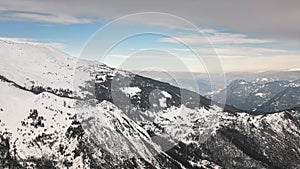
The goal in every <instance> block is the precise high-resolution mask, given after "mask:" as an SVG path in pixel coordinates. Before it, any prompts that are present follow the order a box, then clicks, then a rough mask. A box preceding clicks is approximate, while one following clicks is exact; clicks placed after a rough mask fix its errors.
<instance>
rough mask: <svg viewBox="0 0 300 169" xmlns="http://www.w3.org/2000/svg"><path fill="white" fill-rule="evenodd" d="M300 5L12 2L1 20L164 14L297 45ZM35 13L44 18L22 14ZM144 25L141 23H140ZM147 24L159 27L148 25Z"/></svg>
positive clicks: (274, 0)
mask: <svg viewBox="0 0 300 169" xmlns="http://www.w3.org/2000/svg"><path fill="white" fill-rule="evenodd" d="M299 7H300V1H297V0H286V1H281V0H265V1H260V0H251V1H250V0H249V1H240V0H230V1H214V0H213V1H201V0H200V1H192V2H186V1H179V0H166V1H157V0H154V1H139V0H129V1H116V0H112V1H105V2H103V1H96V0H91V1H79V0H66V1H60V0H51V1H39V0H14V1H6V0H1V1H0V12H1V16H3V13H5V12H15V13H13V15H14V18H12V17H1V19H16V18H18V19H19V20H33V21H38V22H49V23H60V24H75V23H76V24H78V23H88V22H92V21H94V22H97V21H102V22H103V21H109V20H112V19H116V18H118V17H120V16H124V15H128V14H132V13H137V12H152V11H155V12H166V13H171V14H174V15H178V16H180V17H183V18H186V19H187V20H189V21H191V22H193V23H194V24H196V25H202V24H203V25H208V26H216V27H223V28H226V29H230V30H234V31H238V32H243V33H251V34H260V35H264V36H267V37H270V38H277V39H280V40H284V41H288V42H292V43H295V42H297V43H299V42H300V22H299V16H300V10H299ZM22 12H36V13H43V14H47V15H46V16H43V15H39V14H28V13H27V14H26V13H25V14H24V13H23V14H22ZM140 21H143V20H140ZM147 22H148V23H150V24H151V23H156V24H157V23H161V24H163V22H153V21H147Z"/></svg>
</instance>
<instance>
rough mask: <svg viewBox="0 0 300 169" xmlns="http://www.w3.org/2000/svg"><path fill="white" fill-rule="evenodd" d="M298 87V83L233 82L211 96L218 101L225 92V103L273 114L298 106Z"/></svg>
mask: <svg viewBox="0 0 300 169" xmlns="http://www.w3.org/2000/svg"><path fill="white" fill-rule="evenodd" d="M299 86H300V83H299V81H268V80H266V79H262V80H256V81H252V82H248V81H245V80H235V81H233V82H231V83H230V84H229V85H228V86H227V88H226V89H223V90H221V91H220V92H216V93H214V94H213V95H214V98H215V99H216V101H218V100H221V99H223V98H220V97H221V96H223V94H224V93H225V92H226V103H227V104H229V105H234V106H235V107H237V108H240V109H243V110H254V111H256V112H260V113H261V112H274V111H280V110H285V109H289V108H293V107H297V106H299V105H300V101H299V100H300V93H299ZM208 97H211V96H208Z"/></svg>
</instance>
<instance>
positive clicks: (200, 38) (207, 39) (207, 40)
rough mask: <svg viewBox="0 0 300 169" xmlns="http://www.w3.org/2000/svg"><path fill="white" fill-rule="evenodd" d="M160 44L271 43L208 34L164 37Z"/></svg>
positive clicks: (241, 37) (247, 38) (234, 35)
mask: <svg viewBox="0 0 300 169" xmlns="http://www.w3.org/2000/svg"><path fill="white" fill-rule="evenodd" d="M160 41H161V42H169V43H179V42H178V41H182V42H184V43H187V44H191V45H210V44H212V45H229V44H262V43H272V42H273V41H272V40H269V39H258V38H250V37H248V36H247V35H244V34H234V33H224V32H216V31H215V32H212V33H210V34H204V35H200V34H186V35H179V36H176V37H165V38H161V39H160Z"/></svg>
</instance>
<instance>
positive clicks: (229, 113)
mask: <svg viewBox="0 0 300 169" xmlns="http://www.w3.org/2000/svg"><path fill="white" fill-rule="evenodd" d="M0 44H1V45H0V47H1V48H0V51H1V52H0V57H1V60H2V58H3V62H1V67H0V70H1V71H0V77H1V78H0V93H1V98H0V168H5V169H6V168H171V169H173V168H175V169H176V168H297V167H299V162H298V161H297V159H299V156H300V155H299V154H300V153H299V150H300V148H299V147H300V145H299V143H298V142H297V140H299V138H300V137H299V110H298V109H294V110H289V111H284V112H277V113H271V114H267V115H250V114H248V113H243V112H240V110H238V109H235V108H234V107H231V106H227V105H225V106H224V111H223V109H222V106H223V105H220V104H217V103H215V102H211V101H210V100H209V99H206V98H204V97H202V96H199V95H198V94H197V93H195V92H191V91H188V90H185V89H180V88H178V87H174V86H172V85H170V84H168V83H163V82H159V81H156V80H153V79H150V78H145V77H142V76H139V75H135V74H132V73H129V72H126V71H121V70H117V69H113V68H109V67H107V66H106V65H104V64H101V63H99V62H94V61H86V60H78V59H76V58H72V57H70V56H68V55H66V54H63V53H61V52H59V51H58V50H55V49H53V48H50V47H45V46H37V45H30V44H23V43H15V42H8V41H0ZM20 49H21V50H20ZM25 62H26V63H25ZM47 72H50V73H47Z"/></svg>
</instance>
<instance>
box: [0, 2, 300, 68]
mask: <svg viewBox="0 0 300 169" xmlns="http://www.w3.org/2000/svg"><path fill="white" fill-rule="evenodd" d="M172 2H173V1H172ZM120 3H121V2H119V1H112V2H111V3H109V2H107V3H103V2H99V1H90V3H83V2H81V1H72V5H69V4H67V3H66V2H61V1H56V0H54V1H51V2H41V1H36V0H25V1H19V0H16V1H14V2H10V1H2V0H0V37H1V38H5V39H11V40H15V41H26V42H35V43H43V44H47V45H51V46H54V47H56V48H58V49H60V50H62V51H64V52H66V53H68V54H70V55H72V56H75V57H84V58H85V59H94V60H100V61H102V62H105V63H106V64H108V65H110V66H113V67H118V68H123V69H129V70H135V69H143V68H145V67H151V65H152V66H153V67H155V66H160V67H161V69H170V70H169V71H185V68H183V67H182V68H180V67H176V66H174V65H176V63H177V62H181V63H182V64H183V65H185V67H187V68H188V69H189V71H195V72H203V71H204V72H205V71H208V70H207V69H211V70H209V71H219V70H217V69H219V68H217V67H221V68H222V69H223V70H224V71H226V72H232V71H251V72H253V71H254V72H258V71H268V70H288V69H295V68H299V67H300V65H299V63H300V62H299V61H300V47H299V46H300V40H299V39H300V38H299V36H298V35H299V30H300V26H299V25H298V15H297V14H298V13H299V10H298V8H296V7H295V6H300V5H299V4H298V3H297V4H292V3H290V5H287V4H282V3H280V2H276V3H273V4H272V5H273V6H272V9H270V8H269V5H270V4H269V3H261V2H257V3H258V4H255V3H254V2H253V3H251V4H248V6H247V8H245V7H244V6H245V5H244V4H240V3H239V2H237V1H236V2H235V3H234V5H233V6H229V5H227V4H223V3H221V2H220V3H218V5H216V3H213V4H209V3H208V2H205V1H201V2H197V3H196V2H191V3H184V4H182V2H180V1H176V2H174V3H172V4H171V5H170V6H165V7H163V6H164V5H163V4H159V3H158V2H156V1H155V3H149V2H147V3H148V4H147V5H146V4H143V3H140V2H139V1H129V2H128V3H123V4H122V5H116V4H120ZM164 3H165V2H164ZM182 6H185V7H189V9H190V10H186V8H183V7H182ZM237 7H239V8H240V10H236V9H239V8H237ZM201 9H202V10H201ZM251 9H255V13H252V10H251ZM152 11H155V13H153V14H151V13H146V14H145V13H141V12H152ZM135 13H140V14H135ZM130 14H134V15H130ZM170 14H171V15H170ZM128 15H129V16H128ZM299 15H300V13H299ZM124 16H125V17H124ZM120 17H121V19H118V18H120ZM276 18H277V19H276ZM285 18H289V19H285ZM298 28H299V29H298ZM149 32H152V33H149ZM136 33H137V34H138V35H135V34H136ZM125 35H126V37H125ZM92 43H93V44H92ZM95 43H96V45H95ZM85 45H86V46H85ZM112 46H113V48H112V49H111V50H110V51H109V53H105V52H107V50H108V49H109V48H110V47H112ZM82 49H83V54H82V55H80V54H81V53H80V52H81V51H82ZM87 50H88V51H87ZM104 54H107V55H106V57H105V58H103V56H104ZM99 55H101V56H99ZM133 58H134V59H133ZM149 58H150V59H149ZM130 62H132V63H130ZM126 65H127V66H126ZM170 65H173V66H170ZM212 67H216V68H212Z"/></svg>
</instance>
